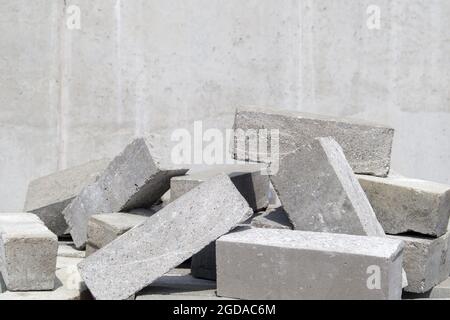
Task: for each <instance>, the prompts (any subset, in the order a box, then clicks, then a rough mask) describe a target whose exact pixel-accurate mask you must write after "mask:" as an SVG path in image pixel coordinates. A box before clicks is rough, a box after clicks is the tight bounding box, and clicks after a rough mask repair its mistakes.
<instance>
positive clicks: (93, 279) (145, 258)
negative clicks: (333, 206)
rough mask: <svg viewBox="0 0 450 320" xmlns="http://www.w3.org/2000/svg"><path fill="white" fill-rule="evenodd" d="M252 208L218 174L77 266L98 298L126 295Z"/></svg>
mask: <svg viewBox="0 0 450 320" xmlns="http://www.w3.org/2000/svg"><path fill="white" fill-rule="evenodd" d="M252 213H253V211H252V209H251V208H250V207H248V204H247V202H246V201H245V199H244V198H243V197H242V196H241V194H240V193H239V191H237V189H236V187H235V186H234V184H233V183H232V182H231V180H230V178H229V177H228V176H226V175H224V174H221V175H219V176H217V177H215V178H212V179H210V180H208V181H206V182H204V183H202V184H201V185H200V186H198V187H197V188H195V189H194V190H191V191H190V192H188V193H187V194H185V195H183V196H182V197H180V198H178V199H177V200H176V201H174V202H172V203H170V204H169V205H167V206H166V207H165V208H164V209H162V210H161V211H159V212H158V213H157V214H155V215H153V216H152V217H150V218H149V219H147V220H146V221H145V222H144V223H143V224H141V225H139V226H137V227H136V228H133V229H132V230H130V231H129V232H127V233H125V234H124V235H122V236H121V237H119V238H118V239H116V240H115V241H113V242H111V243H110V244H108V245H106V246H105V247H103V248H102V249H101V250H99V251H97V252H96V253H94V254H93V255H91V256H89V257H88V258H86V260H85V261H83V262H82V263H81V264H79V269H80V271H81V276H82V277H83V279H84V281H85V283H86V284H87V286H88V287H89V289H90V291H91V292H92V294H93V295H94V297H95V298H97V299H126V298H128V297H130V296H131V295H133V294H135V293H136V292H138V291H139V290H141V289H143V288H144V287H145V286H147V285H149V284H151V283H152V282H153V281H155V280H156V279H157V278H159V277H160V276H162V275H163V274H165V273H166V272H168V271H169V270H170V269H172V268H175V267H176V266H178V265H179V264H181V263H182V262H183V261H185V260H186V259H188V258H190V257H192V256H193V255H194V254H195V253H198V252H199V251H200V250H201V249H203V248H205V247H206V246H207V245H208V244H210V243H211V242H213V241H215V240H216V239H217V238H219V237H220V236H221V235H223V234H225V233H227V232H229V231H230V230H231V229H233V228H234V227H235V226H236V225H237V224H239V223H240V222H242V221H245V220H246V219H248V218H249V217H250V216H251V214H252Z"/></svg>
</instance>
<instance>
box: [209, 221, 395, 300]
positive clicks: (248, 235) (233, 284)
mask: <svg viewBox="0 0 450 320" xmlns="http://www.w3.org/2000/svg"><path fill="white" fill-rule="evenodd" d="M216 246H217V251H216V253H217V294H218V295H219V296H224V297H231V298H240V299H262V300H266V299H294V300H296V299H299V300H309V299H319V300H321V299H400V298H401V293H402V243H401V241H397V240H393V239H388V238H382V237H366V236H352V235H343V234H329V233H319V232H318V233H314V232H304V231H291V230H275V229H260V228H253V229H248V230H244V231H238V232H232V233H230V234H228V235H225V236H223V237H221V238H220V239H219V240H217V241H216ZM236 261H239V263H236ZM372 270H374V271H375V272H376V273H375V274H373V273H372V272H373V271H372ZM374 276H375V278H374V279H376V278H377V276H379V277H380V278H379V280H380V281H379V282H377V281H372V280H373V279H372V277H374Z"/></svg>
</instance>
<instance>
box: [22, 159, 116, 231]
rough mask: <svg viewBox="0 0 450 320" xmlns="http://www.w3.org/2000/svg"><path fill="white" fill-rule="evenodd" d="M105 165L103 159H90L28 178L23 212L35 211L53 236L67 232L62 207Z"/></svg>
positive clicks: (93, 178)
mask: <svg viewBox="0 0 450 320" xmlns="http://www.w3.org/2000/svg"><path fill="white" fill-rule="evenodd" d="M108 164H109V160H107V159H102V160H97V161H91V162H88V163H85V164H83V165H80V166H76V167H73V168H70V169H67V170H63V171H59V172H56V173H53V174H51V175H48V176H45V177H42V178H39V179H36V180H33V181H31V182H30V184H29V186H28V192H27V197H26V201H25V209H24V211H26V212H31V213H34V214H36V215H37V216H38V217H39V218H40V219H41V220H42V221H43V222H44V223H45V225H46V226H47V228H49V229H50V231H52V232H53V233H54V234H56V235H57V236H61V235H63V234H66V233H68V226H67V223H66V220H65V219H64V216H63V214H62V212H63V210H64V209H65V208H66V207H67V205H68V204H69V203H70V202H71V201H72V200H73V199H74V198H75V197H76V196H77V195H78V194H79V193H80V192H81V190H82V189H83V188H84V187H86V186H88V185H89V184H91V183H94V182H95V181H96V180H97V178H98V176H99V175H100V174H101V172H102V171H103V170H105V169H106V167H107V166H108Z"/></svg>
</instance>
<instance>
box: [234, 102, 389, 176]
mask: <svg viewBox="0 0 450 320" xmlns="http://www.w3.org/2000/svg"><path fill="white" fill-rule="evenodd" d="M234 129H242V130H244V132H246V133H247V137H249V139H250V141H251V139H254V138H255V136H257V135H258V132H257V131H253V132H252V131H251V130H260V129H267V130H269V132H270V130H272V129H277V130H279V136H280V141H279V153H280V158H282V157H283V156H285V155H287V154H290V153H291V152H293V151H295V150H298V149H301V148H304V147H306V146H308V145H309V144H310V143H311V142H312V140H313V139H315V138H319V137H332V138H334V139H335V140H336V141H337V142H338V143H339V144H340V145H341V146H342V148H343V150H344V153H345V156H346V157H347V159H348V162H349V163H350V166H351V167H352V169H353V171H354V172H355V173H362V174H370V175H376V176H386V175H387V174H388V173H389V169H390V162H391V148H392V141H393V136H394V129H391V128H388V127H385V126H381V125H377V124H372V123H368V122H364V121H359V120H358V121H357V120H354V119H344V118H340V119H336V118H333V117H327V116H320V115H312V114H306V113H300V112H294V111H282V110H276V111H275V110H269V109H262V108H254V107H243V108H239V109H238V110H237V111H236V117H235V122H234ZM247 130H248V131H247ZM244 138H245V137H244V136H239V135H235V139H234V143H233V145H232V150H233V153H234V157H235V158H236V159H239V160H247V159H249V160H250V161H261V159H262V160H263V161H264V159H267V158H268V159H270V158H271V157H267V155H264V151H265V150H259V151H258V152H256V153H255V152H249V150H248V149H249V148H248V147H246V150H242V148H244V146H245V143H244V142H243V141H242V139H244ZM268 146H269V147H268V150H271V152H272V156H274V154H273V152H274V151H273V150H272V149H275V148H272V146H271V139H268Z"/></svg>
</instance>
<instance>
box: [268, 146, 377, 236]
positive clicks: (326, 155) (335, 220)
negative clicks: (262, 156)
mask: <svg viewBox="0 0 450 320" xmlns="http://www.w3.org/2000/svg"><path fill="white" fill-rule="evenodd" d="M270 179H271V181H272V184H273V186H274V188H275V190H276V191H277V194H278V196H279V198H280V200H281V203H282V204H283V208H284V210H285V211H286V212H287V214H288V216H289V219H290V221H291V222H292V224H293V226H294V228H295V229H297V230H304V231H318V232H330V233H345V234H353V235H369V236H384V235H385V234H384V231H383V228H382V227H381V225H380V223H379V222H378V220H377V218H376V216H375V213H374V211H373V209H372V207H371V206H370V203H369V201H368V199H367V197H366V195H365V193H364V191H363V189H362V188H361V186H360V185H359V183H358V180H357V179H356V177H355V175H354V174H353V172H352V170H351V168H350V166H349V164H348V162H347V161H346V158H345V155H344V153H343V152H342V149H341V148H340V146H339V145H338V144H337V143H336V141H334V140H333V139H332V138H318V139H315V140H314V141H313V142H312V143H311V144H310V145H308V146H305V147H304V148H303V149H299V150H297V151H293V152H291V153H290V154H289V155H287V156H285V157H284V158H283V159H282V160H281V162H280V168H279V171H278V173H277V174H275V175H273V176H271V177H270Z"/></svg>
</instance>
